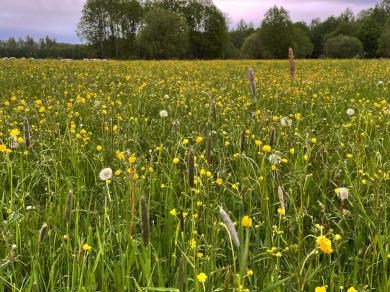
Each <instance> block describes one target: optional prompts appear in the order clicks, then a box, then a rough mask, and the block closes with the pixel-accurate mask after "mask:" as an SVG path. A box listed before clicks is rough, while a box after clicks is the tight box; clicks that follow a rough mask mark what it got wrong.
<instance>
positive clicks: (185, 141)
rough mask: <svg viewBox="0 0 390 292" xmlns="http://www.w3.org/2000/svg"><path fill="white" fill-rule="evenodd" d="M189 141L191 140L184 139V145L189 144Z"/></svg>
mask: <svg viewBox="0 0 390 292" xmlns="http://www.w3.org/2000/svg"><path fill="white" fill-rule="evenodd" d="M188 142H189V140H188V139H183V141H182V142H181V143H182V144H183V145H187V144H188Z"/></svg>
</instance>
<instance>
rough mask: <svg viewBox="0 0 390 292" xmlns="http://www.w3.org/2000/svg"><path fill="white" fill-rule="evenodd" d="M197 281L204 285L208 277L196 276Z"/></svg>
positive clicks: (201, 274) (204, 275)
mask: <svg viewBox="0 0 390 292" xmlns="http://www.w3.org/2000/svg"><path fill="white" fill-rule="evenodd" d="M196 279H197V280H198V282H199V283H204V282H206V280H207V276H206V274H205V273H199V274H198V275H197V276H196Z"/></svg>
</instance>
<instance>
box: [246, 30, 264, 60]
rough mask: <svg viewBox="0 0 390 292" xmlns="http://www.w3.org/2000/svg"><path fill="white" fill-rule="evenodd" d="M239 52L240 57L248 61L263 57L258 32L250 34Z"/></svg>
mask: <svg viewBox="0 0 390 292" xmlns="http://www.w3.org/2000/svg"><path fill="white" fill-rule="evenodd" d="M241 52H242V56H243V57H244V58H248V59H260V58H262V57H263V46H262V42H261V36H260V32H259V31H257V32H255V33H252V34H251V35H250V36H248V37H247V38H246V39H245V40H244V43H243V45H242V47H241Z"/></svg>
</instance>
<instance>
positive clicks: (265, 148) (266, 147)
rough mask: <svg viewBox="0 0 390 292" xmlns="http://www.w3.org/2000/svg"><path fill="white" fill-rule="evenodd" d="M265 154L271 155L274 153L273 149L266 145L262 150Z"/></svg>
mask: <svg viewBox="0 0 390 292" xmlns="http://www.w3.org/2000/svg"><path fill="white" fill-rule="evenodd" d="M262 150H263V152H265V153H270V152H271V151H272V147H271V146H269V145H264V146H263V148H262Z"/></svg>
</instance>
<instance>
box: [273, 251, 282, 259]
mask: <svg viewBox="0 0 390 292" xmlns="http://www.w3.org/2000/svg"><path fill="white" fill-rule="evenodd" d="M275 256H276V257H277V258H281V257H282V256H283V255H282V253H281V252H277V253H276V254H275Z"/></svg>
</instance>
